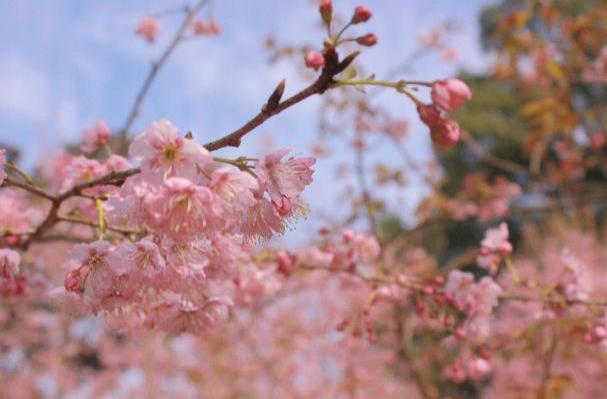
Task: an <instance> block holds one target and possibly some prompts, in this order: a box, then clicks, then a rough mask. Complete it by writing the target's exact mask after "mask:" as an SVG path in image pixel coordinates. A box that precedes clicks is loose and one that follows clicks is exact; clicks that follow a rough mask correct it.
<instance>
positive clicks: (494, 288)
mask: <svg viewBox="0 0 607 399" xmlns="http://www.w3.org/2000/svg"><path fill="white" fill-rule="evenodd" d="M501 293H502V288H501V287H500V286H499V285H498V284H497V283H496V282H495V281H494V280H493V279H492V278H491V277H489V276H485V277H483V278H481V279H480V281H479V282H478V284H477V285H476V287H475V289H474V292H473V296H474V301H473V303H472V306H471V309H470V312H471V313H472V314H474V315H476V316H487V315H489V314H491V311H492V310H493V308H495V307H496V306H497V304H498V299H499V295H500V294H501Z"/></svg>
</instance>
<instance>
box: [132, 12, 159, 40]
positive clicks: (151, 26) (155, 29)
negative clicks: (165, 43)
mask: <svg viewBox="0 0 607 399" xmlns="http://www.w3.org/2000/svg"><path fill="white" fill-rule="evenodd" d="M135 32H136V33H137V34H138V35H139V36H141V37H143V38H144V39H145V40H147V41H148V42H150V43H153V42H154V41H155V40H156V36H158V33H159V32H160V22H159V21H158V19H157V18H154V17H145V18H142V19H141V20H140V21H139V25H137V30H136V31H135Z"/></svg>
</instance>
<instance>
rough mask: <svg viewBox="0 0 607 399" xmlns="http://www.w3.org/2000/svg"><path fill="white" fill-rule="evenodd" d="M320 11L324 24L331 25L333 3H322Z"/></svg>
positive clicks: (327, 1)
mask: <svg viewBox="0 0 607 399" xmlns="http://www.w3.org/2000/svg"><path fill="white" fill-rule="evenodd" d="M318 11H319V12H320V17H321V18H322V20H323V22H324V23H325V24H327V25H329V24H330V23H331V19H332V18H333V4H332V3H331V0H323V2H322V3H320V7H318Z"/></svg>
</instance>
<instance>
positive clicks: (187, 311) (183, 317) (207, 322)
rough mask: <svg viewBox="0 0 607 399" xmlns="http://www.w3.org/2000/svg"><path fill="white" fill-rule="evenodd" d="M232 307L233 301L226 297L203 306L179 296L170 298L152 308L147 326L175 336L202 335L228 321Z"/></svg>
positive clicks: (209, 301)
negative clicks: (221, 321)
mask: <svg viewBox="0 0 607 399" xmlns="http://www.w3.org/2000/svg"><path fill="white" fill-rule="evenodd" d="M232 306H233V304H232V301H231V299H230V298H227V297H224V296H221V297H212V298H209V299H208V300H206V301H205V302H203V303H201V304H196V303H194V302H192V301H190V300H188V299H185V298H180V297H179V296H177V295H174V296H169V297H168V298H167V299H166V300H164V301H162V302H159V303H157V304H155V305H154V306H153V307H152V310H151V312H150V315H149V316H148V318H147V319H146V321H145V324H146V325H147V326H149V327H151V328H154V329H159V330H163V331H167V332H171V333H175V334H180V333H183V332H192V333H200V332H204V331H206V330H208V329H209V328H211V327H212V326H213V325H215V324H216V323H217V322H218V321H220V320H224V319H226V318H227V316H228V312H229V309H230V307H232Z"/></svg>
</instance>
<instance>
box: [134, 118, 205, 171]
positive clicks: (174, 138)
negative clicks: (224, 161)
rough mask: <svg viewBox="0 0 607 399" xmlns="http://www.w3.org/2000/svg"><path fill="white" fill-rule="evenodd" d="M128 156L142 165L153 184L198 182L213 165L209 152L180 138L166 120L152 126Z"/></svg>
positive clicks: (140, 136) (136, 139) (135, 141)
mask: <svg viewBox="0 0 607 399" xmlns="http://www.w3.org/2000/svg"><path fill="white" fill-rule="evenodd" d="M129 155H130V156H132V157H133V158H134V159H135V160H137V161H139V162H141V163H142V173H143V174H144V175H145V176H146V177H147V178H149V179H151V180H152V181H154V182H156V183H159V182H161V181H162V180H164V179H166V178H168V177H171V176H179V177H184V178H188V179H190V180H195V179H196V177H197V176H198V173H199V170H200V168H203V167H205V165H206V164H208V163H210V162H211V156H210V155H209V152H208V151H207V150H205V149H204V148H203V147H202V146H201V145H200V144H198V143H196V142H195V141H194V140H190V139H185V138H183V137H180V136H179V130H178V129H177V128H176V127H175V126H173V124H172V123H171V122H169V121H168V120H166V119H163V120H160V121H158V122H152V124H151V125H150V126H149V127H148V129H147V130H146V131H145V132H144V133H142V134H140V135H138V136H137V137H136V138H135V139H134V140H133V142H132V143H131V146H130V147H129Z"/></svg>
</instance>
